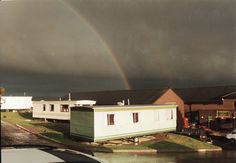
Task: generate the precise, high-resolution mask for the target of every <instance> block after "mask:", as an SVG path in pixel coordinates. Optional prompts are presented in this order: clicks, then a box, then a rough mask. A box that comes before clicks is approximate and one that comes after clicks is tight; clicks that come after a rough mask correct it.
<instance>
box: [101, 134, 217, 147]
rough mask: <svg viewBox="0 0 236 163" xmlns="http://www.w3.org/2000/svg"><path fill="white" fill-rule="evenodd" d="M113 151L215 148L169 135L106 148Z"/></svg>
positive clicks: (191, 139)
mask: <svg viewBox="0 0 236 163" xmlns="http://www.w3.org/2000/svg"><path fill="white" fill-rule="evenodd" d="M106 147H108V148H112V149H115V150H119V149H126V150H129V149H156V150H160V151H173V150H176V151H178V150H180V151H181V150H184V151H196V150H198V149H215V148H218V147H217V146H214V145H211V144H207V143H204V142H201V141H199V140H196V139H193V138H191V137H188V136H184V135H178V134H173V133H169V134H168V138H167V139H163V140H154V141H151V142H147V143H141V144H139V145H126V146H106Z"/></svg>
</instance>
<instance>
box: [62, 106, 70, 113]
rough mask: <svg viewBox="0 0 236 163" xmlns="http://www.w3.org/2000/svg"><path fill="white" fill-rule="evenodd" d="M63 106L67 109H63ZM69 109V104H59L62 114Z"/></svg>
mask: <svg viewBox="0 0 236 163" xmlns="http://www.w3.org/2000/svg"><path fill="white" fill-rule="evenodd" d="M63 106H67V108H66V107H65V108H64V107H63ZM69 107H70V106H69V104H61V105H60V112H63V113H64V112H69Z"/></svg>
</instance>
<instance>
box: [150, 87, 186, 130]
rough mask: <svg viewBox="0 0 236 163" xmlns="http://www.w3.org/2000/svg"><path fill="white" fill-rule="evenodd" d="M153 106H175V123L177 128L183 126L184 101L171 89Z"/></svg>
mask: <svg viewBox="0 0 236 163" xmlns="http://www.w3.org/2000/svg"><path fill="white" fill-rule="evenodd" d="M154 104H176V105H177V106H178V109H177V123H178V127H181V126H182V125H183V119H184V101H183V100H182V99H181V98H180V97H179V96H178V95H177V94H176V93H175V92H174V91H173V90H171V89H169V90H168V91H166V92H165V93H164V94H163V95H162V96H161V97H160V98H158V99H157V100H156V101H155V102H154Z"/></svg>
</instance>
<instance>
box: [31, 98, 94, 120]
mask: <svg viewBox="0 0 236 163" xmlns="http://www.w3.org/2000/svg"><path fill="white" fill-rule="evenodd" d="M95 103H96V102H95V101H90V100H80V101H70V100H48V101H46V100H40V101H33V118H43V119H54V120H70V107H72V106H76V105H78V106H82V105H86V104H87V105H89V106H90V105H93V104H95Z"/></svg>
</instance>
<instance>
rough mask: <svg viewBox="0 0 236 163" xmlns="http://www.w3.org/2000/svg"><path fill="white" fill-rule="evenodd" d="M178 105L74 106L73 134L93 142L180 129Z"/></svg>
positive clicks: (71, 123)
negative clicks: (177, 125) (177, 113)
mask: <svg viewBox="0 0 236 163" xmlns="http://www.w3.org/2000/svg"><path fill="white" fill-rule="evenodd" d="M176 122H177V116H176V105H132V106H131V105H125V106H93V107H78V106H77V107H72V108H71V118H70V134H71V136H76V137H79V138H82V139H87V140H90V141H95V142H98V141H105V140H111V139H118V138H125V137H135V136H141V135H148V134H152V133H157V132H167V131H175V130H176Z"/></svg>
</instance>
